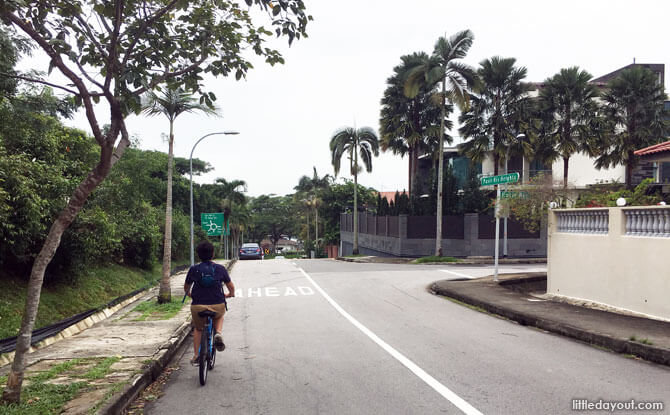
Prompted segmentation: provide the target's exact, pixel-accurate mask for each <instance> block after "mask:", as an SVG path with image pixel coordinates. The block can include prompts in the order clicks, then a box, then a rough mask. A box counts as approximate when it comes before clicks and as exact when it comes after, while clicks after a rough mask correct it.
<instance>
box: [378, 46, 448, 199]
mask: <svg viewBox="0 0 670 415" xmlns="http://www.w3.org/2000/svg"><path fill="white" fill-rule="evenodd" d="M428 59H429V57H428V55H427V54H426V53H423V52H420V53H413V54H411V55H405V56H402V57H401V58H400V60H401V61H402V62H401V64H400V65H398V66H396V67H395V68H393V72H394V73H393V75H392V76H391V77H389V78H388V79H387V80H386V84H387V85H388V86H387V88H386V90H385V91H384V96H383V97H382V100H381V104H382V109H381V114H380V119H379V141H380V146H381V149H382V151H384V152H385V151H389V150H390V151H391V152H392V153H393V154H396V155H400V156H401V157H404V156H405V155H408V159H409V174H408V177H409V178H408V188H409V194H410V197H411V195H412V194H413V192H414V191H415V190H416V179H417V170H418V160H419V155H421V154H424V153H428V152H430V150H432V146H431V144H433V142H434V141H436V140H437V137H438V135H439V125H440V122H439V118H440V115H441V107H440V106H439V103H437V105H436V103H435V100H434V99H433V98H434V93H435V85H432V84H431V85H429V84H426V83H421V85H420V87H419V90H418V92H417V94H416V95H415V96H414V97H413V98H409V97H407V95H405V84H406V83H407V78H408V76H409V74H410V73H411V72H412V70H413V69H414V68H415V67H417V66H419V65H421V64H422V63H424V62H426V61H427V60H428ZM448 112H451V111H448ZM434 144H435V146H437V143H434Z"/></svg>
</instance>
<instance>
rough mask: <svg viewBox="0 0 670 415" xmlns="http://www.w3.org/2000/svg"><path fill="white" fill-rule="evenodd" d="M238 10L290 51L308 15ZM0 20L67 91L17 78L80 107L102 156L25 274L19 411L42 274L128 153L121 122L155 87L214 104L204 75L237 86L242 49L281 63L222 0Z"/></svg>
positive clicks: (69, 7)
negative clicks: (260, 17)
mask: <svg viewBox="0 0 670 415" xmlns="http://www.w3.org/2000/svg"><path fill="white" fill-rule="evenodd" d="M245 2H246V4H247V6H252V5H257V6H259V7H261V8H262V9H263V10H265V11H267V13H268V16H269V19H270V20H271V22H272V25H274V26H275V32H276V34H277V36H282V35H285V36H287V37H288V39H289V43H290V42H292V41H293V39H294V38H299V37H300V36H304V35H305V29H306V26H307V22H308V20H310V16H307V15H306V14H305V7H304V4H303V1H302V0H287V1H282V2H278V3H277V4H272V3H270V2H267V1H265V0H245ZM0 19H1V20H2V22H3V24H5V25H11V26H12V27H14V28H16V29H18V30H20V31H22V32H24V33H25V34H26V35H27V36H28V37H29V38H31V39H32V41H33V42H34V43H35V44H36V45H37V46H38V47H39V48H40V49H42V51H43V52H45V53H46V54H47V55H48V56H49V58H50V67H49V69H50V70H51V69H58V71H60V73H61V74H62V75H63V76H64V77H65V78H66V79H67V81H66V82H67V84H66V85H57V84H53V83H50V82H48V81H45V80H42V79H39V78H37V77H35V76H32V75H28V76H26V75H23V74H21V75H15V77H17V78H19V79H23V80H27V81H31V82H38V83H43V84H49V85H52V86H53V87H54V88H57V89H59V90H61V91H65V92H67V93H68V94H69V95H71V96H72V97H73V98H74V100H75V102H76V103H77V104H79V105H81V106H83V108H84V111H85V115H86V119H87V120H88V122H89V125H90V127H91V132H92V135H93V137H94V139H95V140H96V143H97V144H98V145H99V147H100V157H99V160H98V162H97V164H96V165H95V166H94V167H93V169H92V170H91V171H90V173H89V174H88V176H86V178H84V179H83V180H82V181H81V183H80V184H79V186H78V187H77V188H76V189H75V190H74V192H73V193H72V195H71V197H70V198H69V199H68V202H67V204H66V206H65V208H64V209H63V210H62V212H61V213H60V214H59V215H58V217H57V218H56V219H55V221H54V222H53V224H52V225H51V227H50V229H49V232H48V234H47V237H46V239H45V241H44V244H43V246H42V249H41V251H40V253H39V254H38V256H37V258H36V259H35V261H34V263H33V267H32V270H31V272H30V280H29V285H28V292H27V295H26V310H25V313H24V316H23V321H22V324H21V331H20V334H19V338H18V341H17V347H16V354H15V357H14V362H13V364H12V368H11V371H10V373H9V376H8V380H7V387H6V388H5V390H4V392H3V400H4V401H6V402H18V401H19V399H20V393H21V385H22V382H23V371H24V368H25V353H26V352H27V350H28V348H29V347H30V340H31V332H32V328H33V326H34V322H35V315H36V314H37V307H38V305H39V298H40V291H41V287H42V281H43V279H44V271H45V269H46V267H47V265H48V264H49V262H50V261H51V259H52V258H53V255H54V253H55V252H56V249H57V248H58V245H59V243H60V240H61V236H62V235H63V232H64V231H65V229H67V228H68V227H69V226H70V224H71V223H72V221H73V220H74V218H75V217H76V215H77V213H78V212H79V211H80V210H81V209H82V207H83V205H84V203H85V201H86V199H87V198H88V196H89V195H90V194H91V192H92V191H93V190H94V189H95V188H96V187H97V186H98V185H99V184H100V183H101V182H102V181H103V180H104V179H105V177H107V175H108V174H109V171H110V169H111V168H112V166H113V165H114V164H115V163H116V162H117V161H118V160H119V159H120V158H121V156H122V155H123V153H124V151H125V149H126V148H127V147H128V145H129V144H130V139H129V134H128V131H127V129H126V124H125V118H126V116H127V115H128V114H129V113H131V112H133V111H135V112H136V111H139V110H140V108H141V101H140V97H141V96H142V95H143V94H145V93H147V92H149V91H153V90H156V89H158V88H160V87H161V86H166V85H167V86H170V87H176V86H180V87H182V88H183V89H184V90H186V91H189V92H191V93H194V94H196V93H199V94H200V99H201V100H202V102H204V103H211V102H212V101H214V100H215V99H216V97H215V96H214V95H213V94H212V93H208V92H207V91H206V89H205V86H204V76H203V75H205V74H211V75H214V76H218V75H224V76H225V75H228V74H230V73H234V74H235V76H236V78H238V79H239V78H241V77H243V76H244V75H245V74H246V72H247V71H248V69H250V68H251V67H252V66H251V63H250V62H249V61H248V60H247V59H245V58H244V57H242V55H241V54H242V52H243V50H245V49H249V50H253V51H254V52H255V53H256V54H258V55H260V56H262V57H264V58H265V60H266V62H268V63H270V64H275V63H281V62H283V58H282V57H281V55H280V54H279V52H277V51H276V50H273V49H270V48H264V47H263V45H264V44H265V41H266V39H267V37H268V36H269V35H271V33H270V32H269V31H267V30H266V29H264V28H262V27H258V28H257V27H256V25H255V24H254V22H253V21H252V18H251V13H250V10H248V9H247V8H242V7H240V5H238V3H237V2H234V1H229V0H222V1H220V2H216V3H212V2H209V1H203V0H196V1H190V2H182V1H177V0H169V1H155V0H147V1H144V2H141V3H140V2H126V1H123V0H115V1H110V2H104V3H103V2H97V3H93V4H92V3H90V2H86V1H82V0H72V1H62V0H61V1H55V0H54V1H49V0H47V1H40V2H15V1H12V2H3V3H2V5H1V6H0ZM100 100H104V101H105V103H106V105H107V108H106V109H105V110H104V111H103V113H104V114H108V115H109V119H108V124H109V128H106V129H103V128H102V127H101V126H100V120H99V118H98V113H97V112H96V108H95V104H96V103H97V102H99V101H100ZM119 136H120V140H119Z"/></svg>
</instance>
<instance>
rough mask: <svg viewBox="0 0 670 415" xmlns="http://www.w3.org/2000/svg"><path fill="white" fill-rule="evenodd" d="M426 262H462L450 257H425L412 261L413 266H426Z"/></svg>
mask: <svg viewBox="0 0 670 415" xmlns="http://www.w3.org/2000/svg"><path fill="white" fill-rule="evenodd" d="M426 262H461V260H460V259H457V258H454V257H450V256H424V257H421V258H418V259H415V260H414V261H412V262H411V263H412V264H425V263H426Z"/></svg>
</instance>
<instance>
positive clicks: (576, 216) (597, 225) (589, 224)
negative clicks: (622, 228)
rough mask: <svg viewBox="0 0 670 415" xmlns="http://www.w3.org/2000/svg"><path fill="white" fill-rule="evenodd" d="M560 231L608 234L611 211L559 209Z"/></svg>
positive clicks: (557, 215) (557, 213) (557, 214)
mask: <svg viewBox="0 0 670 415" xmlns="http://www.w3.org/2000/svg"><path fill="white" fill-rule="evenodd" d="M556 217H557V221H558V223H557V226H558V232H566V233H591V234H606V233H607V232H608V231H609V211H608V210H596V209H584V210H579V211H576V210H571V211H566V212H562V211H557V212H556Z"/></svg>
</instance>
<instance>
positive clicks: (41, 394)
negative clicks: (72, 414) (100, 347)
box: [0, 359, 86, 415]
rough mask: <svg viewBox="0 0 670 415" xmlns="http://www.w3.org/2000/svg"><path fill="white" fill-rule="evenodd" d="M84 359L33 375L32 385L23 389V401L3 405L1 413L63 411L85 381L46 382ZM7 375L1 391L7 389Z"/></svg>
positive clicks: (39, 413)
mask: <svg viewBox="0 0 670 415" xmlns="http://www.w3.org/2000/svg"><path fill="white" fill-rule="evenodd" d="M83 361H84V359H73V360H69V361H67V362H63V363H60V364H58V365H55V366H53V367H52V368H51V369H49V370H47V371H44V372H41V373H38V374H37V375H35V376H31V377H29V378H28V379H29V380H30V385H28V386H25V387H24V388H22V390H21V402H20V403H18V404H10V405H1V404H0V415H20V414H35V415H50V414H57V413H60V412H61V409H62V408H63V405H65V404H66V403H67V402H68V401H70V400H71V399H73V398H74V397H75V396H76V395H77V393H79V391H80V390H81V389H82V388H83V387H84V386H86V383H85V382H77V383H71V384H69V385H52V384H49V383H45V382H46V381H47V380H49V379H53V378H55V377H56V376H58V375H59V374H61V373H63V372H66V371H69V370H71V369H73V368H75V367H76V366H77V365H78V364H79V363H81V362H83ZM6 382H7V379H6V376H5V379H4V381H3V382H2V384H0V392H2V390H4V389H5V386H6Z"/></svg>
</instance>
